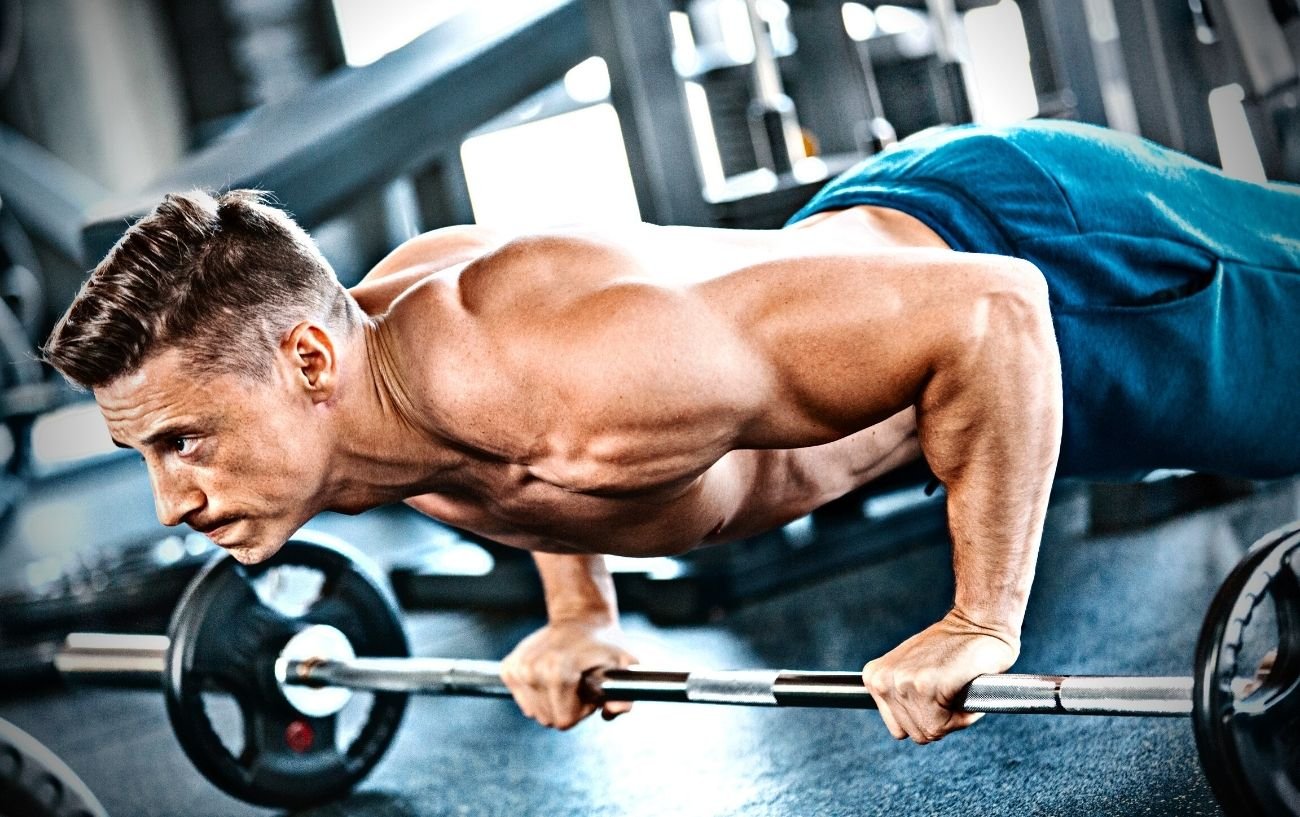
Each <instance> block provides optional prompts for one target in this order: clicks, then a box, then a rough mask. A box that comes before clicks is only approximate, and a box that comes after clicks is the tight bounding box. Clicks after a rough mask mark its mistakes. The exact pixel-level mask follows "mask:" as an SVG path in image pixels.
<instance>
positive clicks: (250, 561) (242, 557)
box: [221, 542, 281, 565]
mask: <svg viewBox="0 0 1300 817" xmlns="http://www.w3.org/2000/svg"><path fill="white" fill-rule="evenodd" d="M280 547H281V546H280V545H268V544H264V543H252V542H231V543H229V544H226V543H221V549H222V550H224V551H226V552H227V553H229V554H230V555H231V556H233V557H234V558H235V561H237V562H239V563H240V564H241V565H255V564H257V563H259V562H264V561H266V560H267V559H269V558H271V557H272V556H274V555H275V554H276V553H277V552H278V551H279V550H280Z"/></svg>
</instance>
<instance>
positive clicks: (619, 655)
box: [501, 617, 636, 729]
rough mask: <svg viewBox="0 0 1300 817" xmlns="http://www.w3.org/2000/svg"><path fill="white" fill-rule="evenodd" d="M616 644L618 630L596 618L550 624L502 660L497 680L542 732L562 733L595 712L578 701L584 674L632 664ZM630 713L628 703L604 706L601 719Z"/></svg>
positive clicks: (593, 706) (632, 659)
mask: <svg viewBox="0 0 1300 817" xmlns="http://www.w3.org/2000/svg"><path fill="white" fill-rule="evenodd" d="M622 641H623V632H622V630H621V629H620V628H619V626H618V624H617V623H616V622H611V621H609V620H608V619H605V618H602V617H594V618H586V619H571V620H561V621H552V622H551V623H550V624H547V625H546V626H545V627H543V628H542V629H540V630H538V631H537V632H535V633H533V634H532V635H530V636H528V637H527V638H525V639H524V640H523V641H521V642H519V646H517V647H515V649H514V650H513V651H512V652H511V653H510V655H508V656H506V658H505V660H504V661H502V662H501V679H502V680H503V681H505V684H506V686H507V687H509V689H510V692H511V694H512V695H514V697H515V702H516V703H518V704H519V708H520V709H521V710H523V713H524V714H525V715H526V716H528V717H530V718H532V719H533V720H535V721H537V722H538V723H540V724H541V725H542V726H550V727H554V728H556V729H568V728H570V727H572V726H574V725H575V724H577V723H578V722H579V721H581V720H582V719H583V718H585V717H587V716H588V715H590V714H591V713H593V712H595V711H596V709H597V705H596V704H592V703H588V702H587V701H585V700H583V698H582V697H581V695H580V685H581V682H582V676H583V674H584V673H587V672H589V671H591V670H594V669H622V668H624V667H629V666H631V665H632V664H635V663H636V658H635V657H634V656H633V655H632V654H631V653H629V652H628V651H627V650H625V649H623V647H622ZM631 708H632V704H631V702H628V701H610V702H608V703H606V704H605V705H604V706H603V707H602V710H603V711H602V715H603V716H604V718H605V720H612V719H613V718H615V717H617V716H619V715H621V714H623V713H624V712H627V711H628V710H629V709H631Z"/></svg>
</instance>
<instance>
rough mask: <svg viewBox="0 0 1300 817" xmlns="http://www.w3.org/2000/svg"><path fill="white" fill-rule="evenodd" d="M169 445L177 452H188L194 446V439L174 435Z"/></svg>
mask: <svg viewBox="0 0 1300 817" xmlns="http://www.w3.org/2000/svg"><path fill="white" fill-rule="evenodd" d="M171 447H172V450H173V451H175V452H176V453H177V454H188V453H189V452H190V451H191V450H192V449H193V448H194V441H193V440H192V439H190V438H189V437H176V438H174V439H173V440H172V441H171Z"/></svg>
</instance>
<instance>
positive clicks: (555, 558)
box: [533, 552, 618, 621]
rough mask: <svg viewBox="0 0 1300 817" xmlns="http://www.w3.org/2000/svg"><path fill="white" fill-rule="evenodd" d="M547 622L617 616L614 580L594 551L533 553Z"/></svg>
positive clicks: (614, 618) (616, 617)
mask: <svg viewBox="0 0 1300 817" xmlns="http://www.w3.org/2000/svg"><path fill="white" fill-rule="evenodd" d="M533 561H535V562H536V563H537V572H538V573H539V574H540V575H541V578H542V589H543V591H544V592H545V594H546V613H547V617H548V618H549V619H550V620H551V621H565V620H573V619H584V620H591V619H593V618H607V619H609V620H610V621H616V620H617V619H618V601H617V597H616V596H615V594H614V580H613V577H611V576H610V574H609V570H608V568H606V567H605V557H604V556H601V555H598V554H567V553H566V554H559V553H540V552H536V553H534V554H533Z"/></svg>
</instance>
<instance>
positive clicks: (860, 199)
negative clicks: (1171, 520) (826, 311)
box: [790, 121, 1300, 479]
mask: <svg viewBox="0 0 1300 817" xmlns="http://www.w3.org/2000/svg"><path fill="white" fill-rule="evenodd" d="M861 204H870V205H877V206H882V207H889V208H893V209H896V210H901V211H903V212H906V213H909V214H911V215H913V216H915V217H916V218H918V219H920V220H921V221H923V222H925V223H926V224H927V225H928V226H929V227H930V228H931V229H933V230H935V232H937V233H938V234H939V235H940V236H942V237H943V239H944V240H945V241H946V242H947V243H948V245H949V246H951V247H952V248H953V249H955V250H958V251H962V252H981V253H996V254H1000V255H1010V256H1016V257H1019V258H1024V259H1026V260H1028V261H1031V262H1033V263H1034V264H1035V265H1037V266H1038V268H1039V269H1040V270H1042V272H1043V274H1044V276H1046V278H1047V284H1048V288H1049V290H1050V293H1051V309H1052V316H1053V322H1054V324H1055V328H1056V336H1057V341H1058V343H1059V345H1060V352H1061V364H1062V374H1063V378H1064V384H1063V385H1064V400H1065V429H1064V439H1063V441H1062V448H1061V459H1060V465H1059V468H1058V475H1060V476H1079V477H1090V478H1119V479H1125V478H1132V477H1136V476H1140V475H1142V474H1144V473H1147V472H1149V471H1152V470H1155V469H1158V468H1186V469H1192V470H1197V471H1206V472H1213V473H1221V474H1231V475H1238V476H1245V477H1251V478H1260V479H1263V478H1272V477H1280V476H1285V475H1290V474H1297V473H1300V186H1295V185H1288V184H1267V185H1262V184H1251V183H1248V182H1243V181H1239V180H1235V179H1231V178H1229V177H1227V176H1225V175H1223V173H1221V172H1220V171H1218V170H1217V169H1215V168H1212V167H1210V166H1208V165H1205V164H1203V163H1201V162H1198V161H1196V160H1194V159H1191V158H1189V157H1187V156H1185V155H1183V154H1180V153H1177V152H1175V151H1172V150H1168V149H1166V148H1163V147H1160V146H1158V145H1155V144H1153V143H1151V142H1148V141H1145V140H1142V139H1139V138H1137V137H1133V136H1129V135H1125V134H1121V133H1118V132H1115V131H1111V130H1106V129H1103V128H1098V127H1094V126H1090V125H1081V124H1077V123H1070V122H1059V121H1033V122H1026V123H1023V124H1020V125H1016V126H1012V127H1006V128H986V127H979V126H971V125H966V126H960V127H956V128H949V129H946V130H942V131H937V132H927V133H925V134H921V135H918V136H917V137H914V138H912V139H908V140H905V141H904V142H903V143H901V144H900V145H898V146H897V147H895V148H894V149H892V150H890V151H886V152H885V153H882V154H880V155H878V156H874V157H872V158H870V159H867V160H866V161H864V162H862V163H861V164H860V165H858V166H857V167H855V168H853V169H852V170H850V171H848V172H847V173H845V174H844V175H842V176H841V177H840V178H838V179H836V180H835V181H833V182H831V183H830V184H829V185H827V186H826V187H825V188H824V189H823V190H822V191H821V192H819V193H818V194H817V195H816V196H815V197H814V198H813V199H812V201H810V202H809V203H808V204H807V205H806V206H805V207H804V208H803V209H802V210H800V211H799V212H798V213H796V214H795V216H794V217H793V218H792V219H791V222H790V223H794V222H796V221H799V220H800V219H803V218H806V217H808V216H810V215H812V214H813V213H817V212H821V211H825V210H836V209H842V208H845V207H851V206H855V205H861Z"/></svg>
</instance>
